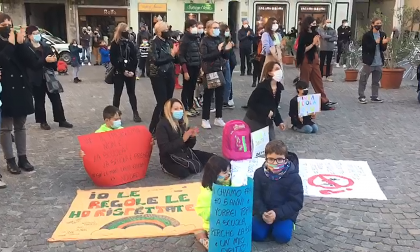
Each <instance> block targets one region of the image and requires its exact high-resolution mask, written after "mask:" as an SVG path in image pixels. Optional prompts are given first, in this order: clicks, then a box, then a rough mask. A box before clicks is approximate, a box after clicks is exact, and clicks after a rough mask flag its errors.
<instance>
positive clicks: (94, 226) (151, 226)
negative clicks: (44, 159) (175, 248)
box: [48, 183, 203, 242]
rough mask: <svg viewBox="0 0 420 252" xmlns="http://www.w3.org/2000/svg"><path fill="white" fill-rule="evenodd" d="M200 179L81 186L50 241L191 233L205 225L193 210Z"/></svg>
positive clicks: (198, 191)
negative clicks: (112, 186) (131, 185)
mask: <svg viewBox="0 0 420 252" xmlns="http://www.w3.org/2000/svg"><path fill="white" fill-rule="evenodd" d="M200 187H201V183H189V184H180V185H169V186H154V187H141V188H124V189H94V190H89V191H82V190H78V191H77V195H76V197H75V198H74V200H73V203H72V204H71V206H70V209H69V210H68V212H67V213H66V215H65V216H64V218H63V220H62V221H61V222H60V224H59V225H58V227H57V229H56V230H55V231H54V233H53V235H52V238H50V239H49V240H48V241H50V242H56V241H75V240H93V239H120V238H141V237H157V236H173V235H184V234H190V233H193V232H194V231H197V230H200V229H202V227H203V221H202V219H201V217H200V216H198V215H197V214H196V212H195V210H194V205H195V202H197V198H198V194H199V193H200Z"/></svg>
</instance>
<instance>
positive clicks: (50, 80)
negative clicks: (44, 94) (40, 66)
mask: <svg viewBox="0 0 420 252" xmlns="http://www.w3.org/2000/svg"><path fill="white" fill-rule="evenodd" d="M44 77H45V82H46V84H47V90H48V92H50V93H51V94H57V93H63V92H64V89H63V86H62V85H61V83H60V81H59V80H57V78H56V76H55V72H54V70H52V69H48V68H44Z"/></svg>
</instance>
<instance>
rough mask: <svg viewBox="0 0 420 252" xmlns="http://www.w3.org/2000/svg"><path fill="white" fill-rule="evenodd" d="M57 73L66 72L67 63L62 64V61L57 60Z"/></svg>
mask: <svg viewBox="0 0 420 252" xmlns="http://www.w3.org/2000/svg"><path fill="white" fill-rule="evenodd" d="M57 72H61V73H63V72H67V63H66V62H64V61H63V60H59V61H58V62H57Z"/></svg>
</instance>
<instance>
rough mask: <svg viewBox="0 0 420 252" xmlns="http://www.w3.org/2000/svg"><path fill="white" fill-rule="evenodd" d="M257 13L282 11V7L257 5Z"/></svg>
mask: <svg viewBox="0 0 420 252" xmlns="http://www.w3.org/2000/svg"><path fill="white" fill-rule="evenodd" d="M258 10H259V11H278V10H284V8H283V6H278V5H259V6H258Z"/></svg>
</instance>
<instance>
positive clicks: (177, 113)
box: [172, 110, 184, 120]
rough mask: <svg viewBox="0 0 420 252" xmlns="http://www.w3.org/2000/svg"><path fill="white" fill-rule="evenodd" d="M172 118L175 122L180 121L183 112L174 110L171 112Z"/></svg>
mask: <svg viewBox="0 0 420 252" xmlns="http://www.w3.org/2000/svg"><path fill="white" fill-rule="evenodd" d="M172 117H173V118H174V119H177V120H181V119H182V118H183V117H184V110H175V111H174V112H172Z"/></svg>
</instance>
